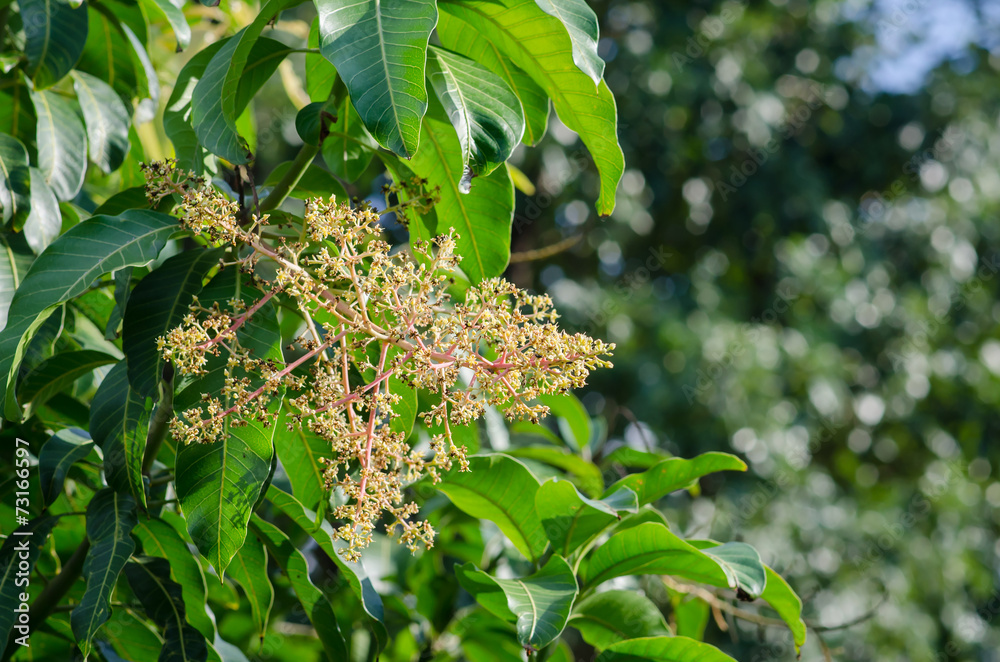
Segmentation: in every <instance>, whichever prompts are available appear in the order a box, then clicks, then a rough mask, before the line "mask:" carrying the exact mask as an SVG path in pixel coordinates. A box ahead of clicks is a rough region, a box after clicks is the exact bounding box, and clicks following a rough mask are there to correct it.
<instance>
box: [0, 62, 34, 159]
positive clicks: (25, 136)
mask: <svg viewBox="0 0 1000 662" xmlns="http://www.w3.org/2000/svg"><path fill="white" fill-rule="evenodd" d="M4 133H5V134H7V135H8V136H11V137H13V138H17V139H18V140H19V141H20V142H21V144H23V145H24V146H25V147H27V148H28V149H29V150H30V151H34V150H35V107H34V106H33V105H32V103H31V92H30V91H29V90H28V86H27V85H25V84H24V81H23V80H22V77H21V75H20V74H19V73H17V74H15V75H13V76H3V77H0V134H4Z"/></svg>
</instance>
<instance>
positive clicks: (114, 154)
mask: <svg viewBox="0 0 1000 662" xmlns="http://www.w3.org/2000/svg"><path fill="white" fill-rule="evenodd" d="M166 1H167V0H164V2H166ZM73 88H74V89H75V90H76V98H77V99H79V101H80V108H81V110H83V120H84V124H85V125H86V127H87V144H88V145H89V147H90V160H91V161H93V162H94V163H95V164H96V165H97V167H99V168H100V169H101V170H103V171H104V172H106V173H110V172H113V171H114V170H117V169H118V166H120V165H121V164H122V161H124V160H125V155H126V154H127V153H128V148H129V142H128V129H129V125H130V124H131V123H132V118H131V117H130V116H129V111H128V108H126V107H125V104H124V103H122V100H121V98H120V97H119V96H118V94H117V93H116V92H115V91H114V89H112V87H111V86H110V85H108V84H107V83H105V82H104V81H103V80H101V79H99V78H97V77H95V76H91V75H90V74H88V73H84V72H82V71H74V72H73Z"/></svg>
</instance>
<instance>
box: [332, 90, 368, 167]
mask: <svg viewBox="0 0 1000 662" xmlns="http://www.w3.org/2000/svg"><path fill="white" fill-rule="evenodd" d="M336 111H337V118H336V121H334V122H333V124H331V125H330V127H329V135H327V137H326V140H324V141H323V149H322V153H323V161H324V162H325V163H326V167H328V168H329V169H330V171H331V172H332V173H333V174H335V175H337V176H338V177H342V178H344V179H345V180H347V181H349V182H353V181H355V180H357V179H358V178H359V177H361V175H363V174H364V172H365V170H367V169H368V165H369V164H370V163H371V162H372V157H373V156H374V155H375V152H376V150H377V149H378V144H377V143H376V142H375V139H374V138H372V137H371V134H369V133H368V129H366V128H365V125H364V123H362V121H361V118H360V117H358V111H356V110H355V109H354V106H353V105H352V104H351V101H350V99H348V98H346V96H345V98H344V100H343V101H341V103H340V106H338V107H337V108H336Z"/></svg>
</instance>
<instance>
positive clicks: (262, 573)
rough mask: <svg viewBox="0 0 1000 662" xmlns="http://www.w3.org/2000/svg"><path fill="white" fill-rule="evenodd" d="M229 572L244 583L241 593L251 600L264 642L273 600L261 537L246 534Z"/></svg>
mask: <svg viewBox="0 0 1000 662" xmlns="http://www.w3.org/2000/svg"><path fill="white" fill-rule="evenodd" d="M229 576H230V577H232V578H233V579H235V580H236V583H237V584H239V585H240V586H242V587H243V593H244V595H246V597H247V600H248V601H249V602H250V613H251V616H252V617H253V623H254V627H255V628H256V629H257V636H258V637H260V640H261V641H262V642H263V640H264V634H265V633H266V632H267V619H268V616H270V614H271V605H273V604H274V587H273V586H271V580H270V579H268V577H267V551H266V550H265V549H264V545H263V544H262V543H261V541H260V540H258V539H257V538H256V537H254V536H248V537H247V539H246V542H244V543H243V546H242V547H240V551H239V552H237V553H236V556H234V557H233V561H232V563H230V564H229Z"/></svg>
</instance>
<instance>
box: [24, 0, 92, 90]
mask: <svg viewBox="0 0 1000 662" xmlns="http://www.w3.org/2000/svg"><path fill="white" fill-rule="evenodd" d="M17 4H18V6H19V7H20V9H21V24H22V25H23V26H24V54H25V55H26V56H27V58H28V69H27V73H28V76H30V77H31V80H32V82H33V83H34V87H35V89H36V90H44V89H45V88H47V87H52V86H53V85H55V84H56V83H58V82H59V81H60V80H61V79H62V78H63V76H65V75H66V74H68V73H69V72H70V69H72V68H73V65H75V64H76V62H77V60H79V59H80V54H81V53H82V52H83V47H84V44H86V43H87V5H86V3H82V4H77V5H75V6H74V5H73V4H72V3H70V2H67V1H66V0H18V3H17Z"/></svg>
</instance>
